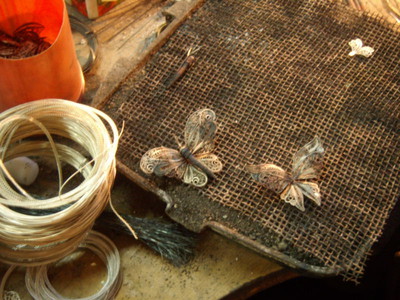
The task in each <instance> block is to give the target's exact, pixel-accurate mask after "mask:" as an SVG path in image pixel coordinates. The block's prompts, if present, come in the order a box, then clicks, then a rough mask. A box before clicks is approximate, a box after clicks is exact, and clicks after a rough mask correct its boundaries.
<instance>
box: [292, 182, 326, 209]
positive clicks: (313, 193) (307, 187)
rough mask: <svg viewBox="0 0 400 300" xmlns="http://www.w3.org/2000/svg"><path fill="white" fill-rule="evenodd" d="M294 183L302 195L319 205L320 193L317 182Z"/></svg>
mask: <svg viewBox="0 0 400 300" xmlns="http://www.w3.org/2000/svg"><path fill="white" fill-rule="evenodd" d="M294 185H295V186H297V187H298V188H300V190H301V192H302V193H303V195H304V196H306V197H307V198H309V199H311V200H312V201H314V202H315V204H317V205H318V206H320V205H321V194H320V191H319V187H318V184H316V183H313V182H296V183H295V184H294Z"/></svg>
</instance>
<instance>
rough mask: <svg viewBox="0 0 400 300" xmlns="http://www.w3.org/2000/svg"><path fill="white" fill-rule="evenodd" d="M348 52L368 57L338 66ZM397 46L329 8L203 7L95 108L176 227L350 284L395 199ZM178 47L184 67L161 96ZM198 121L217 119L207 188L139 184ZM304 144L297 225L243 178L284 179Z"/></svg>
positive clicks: (365, 20)
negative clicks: (316, 160) (163, 198)
mask: <svg viewBox="0 0 400 300" xmlns="http://www.w3.org/2000/svg"><path fill="white" fill-rule="evenodd" d="M355 38H360V39H362V41H364V43H365V44H366V45H368V46H371V47H373V48H374V49H375V52H374V54H373V56H371V57H369V58H365V57H361V56H353V57H351V56H349V55H348V54H349V52H350V50H351V49H350V47H349V45H348V42H349V41H350V40H353V39H355ZM399 45H400V35H399V33H398V32H395V31H394V30H393V28H390V27H388V26H387V25H386V24H385V23H384V22H383V21H382V20H380V19H378V18H377V17H374V16H369V15H367V14H359V13H357V12H353V11H350V10H349V9H348V8H347V7H345V6H343V5H341V3H338V2H337V1H336V2H331V1H312V0H304V1H278V0H275V1H273V0H270V1H234V0H226V1H216V0H214V1H207V2H206V4H205V5H204V6H203V7H202V8H200V9H199V10H198V11H197V12H196V14H195V15H194V16H193V17H192V18H191V19H190V20H188V21H187V22H186V23H185V24H184V25H183V26H181V27H180V28H179V29H178V30H177V31H176V32H175V33H174V35H173V36H172V37H171V38H170V39H169V40H168V41H167V43H166V44H165V45H164V46H163V47H162V48H161V50H160V51H159V52H158V53H157V54H155V55H154V57H153V58H152V59H151V61H150V62H149V63H148V64H147V65H146V66H145V67H144V68H143V70H142V71H141V72H139V73H138V74H133V75H132V76H130V77H129V78H127V79H126V81H125V82H123V83H122V84H121V86H120V88H119V89H118V90H117V91H116V92H115V93H114V94H113V95H112V97H111V98H110V99H109V101H108V102H107V103H106V105H105V107H104V110H105V111H106V112H107V113H109V114H110V115H111V116H112V117H114V118H115V120H116V121H117V122H119V123H120V124H121V123H122V122H123V121H124V122H125V130H124V134H123V136H122V139H121V142H120V148H119V153H118V159H119V161H120V162H121V163H122V164H123V165H125V166H126V167H127V168H128V169H129V170H130V171H131V172H133V173H135V174H138V175H139V178H144V179H148V180H150V181H152V182H154V183H155V184H156V185H157V186H158V187H159V188H161V189H162V190H164V191H166V193H167V194H168V195H169V197H170V198H171V199H172V200H173V203H174V204H175V205H173V206H172V207H171V209H170V210H169V212H168V213H169V214H170V215H171V216H172V217H173V218H174V219H176V220H178V221H179V222H181V223H182V224H183V225H185V226H187V227H189V228H192V229H194V230H200V229H201V228H202V226H204V225H207V224H220V225H222V227H221V228H226V229H227V230H228V229H229V230H231V231H230V232H231V233H232V232H233V233H234V234H233V235H235V234H237V235H238V236H241V237H245V239H242V240H241V241H242V242H244V243H245V244H251V245H252V247H253V248H254V245H256V247H255V248H258V250H259V251H260V249H261V252H263V251H264V252H265V253H267V254H268V255H269V256H271V255H272V257H274V258H276V259H277V260H279V261H283V262H286V263H288V264H289V265H296V266H300V267H301V268H305V269H311V270H313V271H315V272H317V273H318V272H321V273H323V272H325V271H326V270H333V271H334V272H339V271H340V272H342V274H343V275H344V277H345V278H346V279H352V280H357V278H359V276H361V275H362V273H363V268H364V264H365V261H366V259H367V257H368V253H370V250H371V247H372V245H373V243H374V242H376V241H377V239H378V238H379V236H380V235H381V234H382V231H383V228H384V224H385V221H386V220H387V218H388V216H389V215H390V212H391V210H392V208H393V207H394V205H395V204H396V201H397V196H398V195H399V194H400V193H399V192H400V190H399V186H400V185H399V168H400V164H399V157H400V155H399V154H400V153H399V151H400V109H399V102H400V100H399V90H400V88H399V82H400V68H399V61H400V51H399V50H400V49H399ZM191 47H192V48H198V49H199V50H198V51H197V52H196V53H195V54H194V56H195V57H196V63H195V64H194V65H193V66H192V67H191V68H190V69H189V70H188V71H187V72H186V74H185V75H184V76H183V77H182V78H181V79H180V80H179V81H178V82H177V83H176V84H174V85H173V86H171V87H170V88H168V89H167V88H166V87H165V85H164V82H165V80H166V79H167V78H168V77H169V76H170V75H171V74H173V73H174V72H176V70H177V69H178V68H179V66H180V65H181V64H182V62H183V61H184V59H185V55H186V53H187V50H188V49H189V48H191ZM199 47H200V48H199ZM201 108H210V109H213V110H214V111H215V112H216V115H217V123H218V126H219V127H218V131H217V135H216V149H215V151H214V153H215V154H216V155H218V157H219V158H220V159H221V160H222V162H223V164H224V169H223V171H222V172H221V173H218V174H217V179H216V180H213V181H211V182H210V183H209V184H208V185H207V186H206V187H204V188H202V189H196V188H194V187H191V186H188V185H185V184H183V183H182V182H180V181H178V180H175V179H167V178H158V177H156V176H146V175H144V173H143V172H141V171H140V169H139V161H140V158H141V156H142V155H143V154H144V153H145V152H146V151H147V150H149V149H151V148H154V147H159V146H165V147H171V148H178V146H177V145H176V142H175V139H174V135H176V136H177V137H178V138H179V139H180V140H181V141H182V140H183V139H182V135H183V129H184V126H185V122H186V119H187V117H188V116H189V115H190V114H191V113H192V112H194V111H196V110H198V109H201ZM316 135H318V136H319V137H320V138H321V139H322V141H323V144H324V148H325V149H326V154H325V158H324V171H323V174H322V177H321V180H320V182H319V186H320V189H321V194H322V205H321V206H320V207H318V206H316V205H315V204H314V203H312V202H311V201H310V200H308V199H306V200H305V206H306V210H305V212H301V211H299V210H298V209H296V208H295V207H293V206H290V205H288V204H286V203H284V202H283V201H282V200H280V198H279V195H277V194H275V193H273V192H271V191H268V190H266V189H265V188H263V187H261V186H259V185H257V183H255V182H254V181H252V179H251V177H250V176H249V174H248V173H246V171H245V169H244V166H245V165H246V164H259V163H267V162H268V163H273V164H276V165H278V166H281V167H282V168H283V169H285V170H287V171H290V168H291V160H292V156H293V154H294V153H295V152H296V151H297V150H298V149H299V148H300V147H301V146H303V145H304V144H306V143H307V142H309V141H311V140H312V138H313V137H314V136H316ZM222 231H224V230H222ZM230 236H232V234H230ZM257 246H260V247H257ZM270 250H271V251H270ZM308 266H311V267H310V268H308ZM324 270H325V271H324Z"/></svg>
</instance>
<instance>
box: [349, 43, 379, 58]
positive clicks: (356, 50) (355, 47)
mask: <svg viewBox="0 0 400 300" xmlns="http://www.w3.org/2000/svg"><path fill="white" fill-rule="evenodd" d="M349 46H350V47H351V51H350V53H349V55H350V56H354V55H362V56H365V57H370V56H371V55H372V53H374V49H373V48H372V47H369V46H363V42H362V40H360V39H355V40H351V41H350V42H349Z"/></svg>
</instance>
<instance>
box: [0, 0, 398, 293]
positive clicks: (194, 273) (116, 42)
mask: <svg viewBox="0 0 400 300" xmlns="http://www.w3.org/2000/svg"><path fill="white" fill-rule="evenodd" d="M348 2H350V4H351V5H352V6H353V9H359V10H360V14H361V13H362V12H361V11H363V10H368V11H372V12H375V13H378V14H382V15H384V16H385V18H387V20H389V21H390V22H395V21H394V19H393V18H392V17H391V16H390V15H389V14H388V12H387V11H386V10H385V7H384V6H383V5H382V3H383V2H381V1H365V2H361V1H348ZM362 3H363V4H362ZM203 4H204V1H201V0H187V1H164V0H152V1H138V0H125V1H123V2H121V3H120V4H119V5H117V6H116V7H114V8H113V9H111V10H110V11H109V12H107V13H105V14H104V15H102V16H99V17H97V18H95V19H92V20H89V19H87V18H85V17H83V16H82V15H81V14H80V13H79V12H78V11H77V10H76V9H75V8H74V7H68V12H69V16H70V18H71V24H72V28H73V29H74V26H75V32H74V42H75V47H76V50H77V54H78V58H79V60H80V63H81V65H85V68H86V72H85V93H84V94H83V96H82V98H81V100H80V102H82V103H84V104H88V105H90V106H93V107H96V108H99V109H101V110H104V111H106V112H107V113H108V112H111V115H112V116H113V113H115V112H116V111H117V112H119V109H120V107H123V105H124V103H121V101H120V99H123V97H121V98H118V97H119V96H118V93H120V92H119V91H120V90H123V89H124V88H126V85H127V84H126V83H124V84H122V82H123V81H124V80H126V78H127V77H129V76H130V75H132V74H136V75H137V74H139V75H137V76H139V78H140V77H141V76H142V77H145V76H146V72H148V70H144V69H143V67H144V66H145V65H146V64H147V63H148V62H149V61H150V60H151V59H152V57H153V56H154V55H155V54H156V53H157V52H158V51H159V50H160V48H161V47H162V46H163V45H164V44H165V43H167V41H168V40H169V38H170V37H171V36H172V35H173V33H174V32H175V31H176V30H177V28H179V27H180V26H186V25H182V24H184V22H185V21H186V20H187V19H188V18H190V17H191V15H192V14H193V13H194V12H195V11H196V10H197V9H198V8H199V7H201V5H203ZM357 4H358V5H357ZM360 4H362V5H360ZM288 15H289V12H288ZM73 20H75V21H73ZM74 22H75V23H74ZM77 24H80V25H77ZM79 26H81V27H79ZM82 26H83V27H82ZM188 27H190V26H189V25H188ZM79 28H80V29H79ZM82 28H83V29H82ZM240 38H241V37H240ZM199 40H201V39H200V38H199ZM243 43H246V40H245V39H243ZM195 46H200V47H201V44H199V45H193V47H195ZM257 46H258V45H257ZM172 48H173V47H172ZM180 50H181V52H182V55H183V57H184V56H185V55H186V52H187V50H188V49H186V48H185V49H180ZM167 52H168V51H167ZM167 56H168V53H167ZM158 59H159V60H160V61H161V62H162V59H163V57H159V58H158ZM247 62H248V61H245V63H247ZM155 63H157V61H156V62H154V61H152V62H151V63H150V65H152V66H154V64H155ZM175 67H177V66H173V67H172V69H174V68H175ZM238 72H241V70H240V69H238ZM136 80H137V79H134V80H133V81H131V82H130V83H129V84H131V83H133V84H136V83H137V82H136ZM157 80H161V79H160V78H156V81H157ZM121 86H122V88H121ZM271 88H273V87H271ZM146 89H149V90H151V91H152V92H153V93H149V95H150V94H151V95H158V94H159V93H160V92H159V91H157V89H154V88H153V87H152V86H150V85H148V82H146V83H144V87H141V89H140V88H138V89H137V90H135V92H143V90H146ZM232 90H233V88H232ZM122 93H124V92H122ZM115 95H117V96H115ZM146 97H147V96H143V98H146ZM149 97H150V96H149ZM152 97H153V96H152ZM227 97H229V94H227ZM115 98H116V99H117V100H115ZM110 99H113V100H112V101H111V103H112V104H111V105H110ZM118 101H120V102H118ZM150 101H152V99H149V102H150ZM166 101H167V100H166ZM115 103H117V104H118V105H119V107H118V108H116V107H115ZM126 106H127V107H128V108H127V109H130V108H129V106H128V104H127V105H126ZM183 110H185V109H183ZM116 115H118V114H116ZM146 118H147V116H146ZM122 121H123V120H118V122H122ZM120 124H121V127H122V123H120ZM128 126H129V125H128ZM225 126H228V125H227V124H225ZM229 126H230V125H229ZM232 126H233V127H234V126H235V125H232ZM233 127H232V128H233ZM124 130H125V132H126V130H127V129H126V128H125V129H124ZM128 130H129V127H128ZM128 136H130V133H128ZM125 146H126V145H123V149H122V154H121V157H122V158H123V160H118V161H117V166H118V168H119V171H120V173H119V174H118V175H117V177H116V180H115V183H114V186H113V189H112V194H111V199H112V202H113V205H114V206H115V208H116V210H117V211H118V212H119V213H123V214H127V215H134V216H136V217H141V218H150V219H156V220H161V221H168V222H171V221H170V220H169V218H168V216H167V215H166V213H165V210H168V209H169V207H168V206H169V203H168V202H167V201H165V199H163V200H164V201H165V202H166V203H164V202H163V201H160V198H162V197H160V193H159V192H160V190H158V189H155V188H154V186H153V185H152V183H149V182H148V181H146V180H142V179H141V178H138V177H137V173H136V172H132V170H134V171H136V170H135V169H134V168H132V167H131V166H130V165H129V164H127V163H125V160H126V157H127V156H126V154H125V152H126V151H127V149H126V148H125ZM128 150H129V149H128ZM132 181H134V182H135V183H136V184H135V185H132V184H131V182H132ZM163 184H164V183H163V182H161V183H160V185H161V186H163ZM146 190H147V191H146ZM154 191H156V192H154ZM168 192H171V191H170V190H168ZM171 193H173V192H171ZM157 196H158V197H157ZM177 203H178V204H179V205H180V203H179V202H177ZM178 204H176V205H177V206H178ZM261 210H262V208H261ZM243 214H244V213H243ZM171 217H172V218H174V219H175V220H178V221H179V222H180V223H184V225H185V226H186V227H188V228H190V229H194V230H195V231H201V232H200V233H196V234H195V237H194V239H195V241H196V246H195V252H194V257H193V258H192V259H191V260H190V261H188V262H187V263H185V264H183V265H182V266H179V267H177V266H174V263H173V261H172V263H171V261H168V260H167V259H165V258H163V257H162V256H160V255H159V254H157V253H156V251H153V250H151V249H150V248H149V247H148V246H147V245H146V244H145V243H143V242H141V241H140V239H139V241H136V240H135V239H134V238H133V237H132V236H129V235H124V234H121V233H116V232H115V231H113V230H112V228H108V227H107V226H101V224H96V225H95V226H96V228H97V227H98V228H99V230H100V231H101V232H103V233H104V234H106V235H107V236H108V237H110V238H112V240H113V242H114V243H115V244H116V246H117V248H118V250H119V253H120V256H121V267H122V274H123V282H122V285H121V289H120V291H119V293H118V295H117V297H116V299H121V300H122V299H177V300H178V299H222V298H224V299H246V298H248V297H249V296H251V295H253V294H255V293H257V292H258V291H260V290H262V289H265V288H268V287H271V286H273V285H276V284H278V283H280V282H283V281H285V280H289V279H291V278H294V277H297V276H299V273H297V272H295V271H294V270H296V269H298V268H299V265H300V264H296V262H295V263H293V265H291V264H290V263H289V265H290V266H291V267H293V268H288V267H286V265H287V264H286V265H285V258H282V260H281V258H280V257H281V256H277V257H278V259H276V260H270V259H268V258H266V256H267V257H268V256H269V254H270V253H273V254H274V253H275V252H269V251H270V250H269V249H266V248H265V247H259V246H258V244H257V243H255V244H254V246H250V247H249V241H248V240H247V239H245V238H243V236H245V235H248V233H247V232H245V233H242V232H241V229H238V231H234V232H231V231H230V235H229V234H226V229H225V228H224V227H223V226H221V227H219V225H213V224H214V223H213V222H211V221H210V223H209V224H211V225H213V226H214V227H213V226H210V227H212V228H213V229H214V231H213V230H209V229H205V228H201V230H198V228H199V227H198V225H197V224H194V223H195V222H194V221H193V224H192V223H190V222H188V223H185V221H184V220H183V219H182V218H180V216H179V214H177V215H174V213H171ZM212 217H213V218H218V215H216V216H212ZM234 217H235V216H233V217H232V218H234ZM239 217H242V216H239ZM221 218H222V219H228V220H227V221H230V222H231V221H232V220H230V216H228V217H227V214H225V212H223V213H222V215H221ZM210 220H211V217H210ZM238 220H239V218H238ZM191 226H193V227H191ZM218 229H219V230H220V231H221V232H222V233H223V235H225V237H224V236H223V235H220V234H218V233H216V232H215V231H219V230H218ZM238 233H241V234H242V235H238ZM238 236H239V237H238ZM255 240H256V238H255ZM237 242H239V243H237ZM241 244H244V246H242V245H241ZM282 244H284V242H283V241H279V243H278V246H277V249H278V250H279V251H281V249H280V248H285V247H286V246H285V245H284V246H282ZM252 245H253V244H252ZM253 250H256V251H253ZM273 250H276V249H275V248H273ZM257 252H259V253H260V254H258V253H257ZM266 254H267V255H266ZM275 261H278V262H279V263H280V264H278V263H276V262H275ZM289 262H290V261H289ZM313 264H314V261H312V263H310V265H312V268H313V267H315V266H314V265H313ZM315 265H316V266H317V267H316V268H315V269H318V270H322V271H320V273H321V275H323V276H326V275H329V276H331V275H336V274H337V273H336V269H335V270H334V271H332V270H333V269H329V268H326V269H324V268H321V269H319V267H320V265H318V263H316V264H315ZM2 267H3V266H2ZM324 267H325V266H324ZM0 271H1V272H2V273H4V272H5V268H2V269H0ZM306 271H310V270H306ZM49 275H50V276H49V277H50V281H51V283H52V284H53V286H54V287H55V289H56V290H57V291H58V292H60V293H61V294H62V295H63V296H64V297H71V298H78V297H88V296H89V295H91V294H93V292H95V291H97V290H98V289H100V288H101V286H102V284H103V283H104V281H105V280H106V277H107V271H106V268H105V266H104V264H103V263H102V261H101V260H99V259H98V258H97V257H96V256H95V255H93V254H92V253H90V252H85V253H83V254H82V253H81V255H79V256H78V257H75V259H71V260H68V261H65V262H63V263H60V264H58V265H57V266H55V267H53V268H52V269H51V270H50V272H49ZM23 281H24V270H23V269H17V270H15V271H14V272H13V274H12V275H11V277H10V278H9V279H8V281H7V285H6V290H8V291H15V292H16V293H18V295H19V296H20V299H31V298H30V296H29V293H28V292H27V290H26V288H25V286H24V283H23Z"/></svg>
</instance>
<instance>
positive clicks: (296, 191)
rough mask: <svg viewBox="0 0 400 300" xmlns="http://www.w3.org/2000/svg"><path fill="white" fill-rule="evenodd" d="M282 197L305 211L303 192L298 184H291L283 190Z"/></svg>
mask: <svg viewBox="0 0 400 300" xmlns="http://www.w3.org/2000/svg"><path fill="white" fill-rule="evenodd" d="M281 199H282V200H283V201H285V202H286V203H289V204H290V205H293V206H295V207H297V208H298V209H300V210H301V211H305V208H304V196H303V192H302V190H301V188H300V187H299V186H297V185H296V184H289V185H288V186H287V187H286V188H285V189H284V191H283V192H282V194H281Z"/></svg>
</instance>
